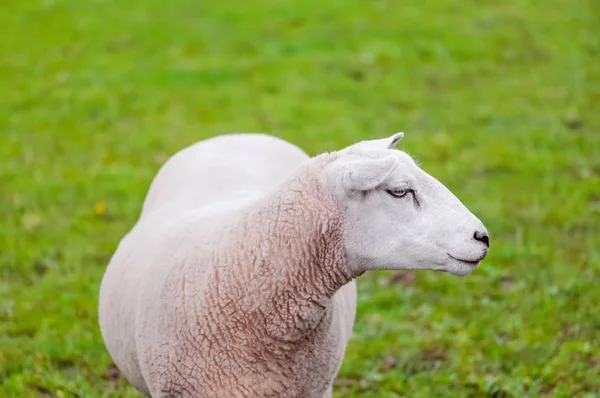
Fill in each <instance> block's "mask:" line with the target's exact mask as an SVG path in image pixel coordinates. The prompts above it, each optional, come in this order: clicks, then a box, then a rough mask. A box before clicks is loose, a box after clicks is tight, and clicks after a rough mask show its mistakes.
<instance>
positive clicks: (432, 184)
mask: <svg viewBox="0 0 600 398" xmlns="http://www.w3.org/2000/svg"><path fill="white" fill-rule="evenodd" d="M402 137H403V134H402V133H399V134H396V135H394V136H392V137H390V138H388V139H382V140H374V141H363V142H360V143H358V144H355V145H352V146H350V147H348V148H346V149H344V150H342V151H340V152H339V155H340V156H339V158H338V159H337V160H336V161H335V162H334V163H332V164H331V166H330V168H329V173H328V179H329V183H330V184H331V185H330V186H332V187H333V189H334V191H335V195H336V197H337V200H338V201H339V204H340V208H341V209H342V217H343V224H344V240H345V241H344V246H345V249H346V251H347V253H348V256H349V260H350V265H351V267H352V270H353V272H355V273H356V274H360V273H362V272H364V271H367V270H376V269H380V270H382V269H387V270H418V269H429V270H437V271H447V272H450V273H452V274H454V275H460V276H463V275H467V274H469V273H471V272H472V271H473V270H474V269H475V268H476V267H477V266H478V265H479V262H480V261H481V260H483V258H484V257H485V256H486V255H487V253H488V247H489V238H488V233H487V230H486V228H485V227H484V226H483V224H482V223H481V221H479V219H478V218H477V217H475V216H474V215H473V214H472V213H471V212H470V211H469V210H468V209H467V208H466V207H465V206H464V205H463V204H462V203H461V202H460V200H458V198H456V196H454V195H453V194H452V192H450V191H449V190H448V189H447V188H446V187H445V186H444V185H442V184H441V183H440V182H439V181H438V180H436V179H435V178H433V177H432V176H430V175H429V174H427V173H426V172H424V171H423V170H422V169H421V168H419V167H418V166H417V165H416V164H415V162H414V161H413V160H412V158H411V157H410V156H409V155H407V154H406V153H404V152H402V151H399V150H395V149H393V148H394V147H395V146H396V144H397V143H398V142H399V141H400V139H402Z"/></svg>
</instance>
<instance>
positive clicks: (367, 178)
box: [343, 156, 398, 191]
mask: <svg viewBox="0 0 600 398" xmlns="http://www.w3.org/2000/svg"><path fill="white" fill-rule="evenodd" d="M397 165H398V158H397V157H395V156H386V157H385V158H382V159H361V160H355V161H353V162H350V163H349V164H348V165H347V166H346V167H345V169H344V174H343V181H344V186H345V187H346V189H348V190H351V191H369V190H371V189H375V188H377V187H378V186H379V185H381V184H382V183H383V182H384V181H385V179H386V178H387V177H388V176H389V175H390V174H391V173H392V171H394V169H395V168H396V166H397Z"/></svg>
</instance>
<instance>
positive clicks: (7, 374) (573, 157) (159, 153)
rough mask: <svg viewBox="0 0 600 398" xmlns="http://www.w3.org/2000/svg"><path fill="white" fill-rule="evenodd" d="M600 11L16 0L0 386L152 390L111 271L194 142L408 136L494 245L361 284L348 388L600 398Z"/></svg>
mask: <svg viewBox="0 0 600 398" xmlns="http://www.w3.org/2000/svg"><path fill="white" fill-rule="evenodd" d="M599 18H600V3H594V2H592V1H585V0H572V1H566V0H549V1H546V2H543V3H542V2H538V1H532V0H511V1H506V2H495V3H488V2H485V3H482V2H476V1H473V0H467V1H459V0H430V1H423V2H396V1H391V0H372V1H365V0H346V1H341V0H333V1H316V0H306V1H303V2H283V1H277V0H255V1H252V2H227V1H217V2H199V1H191V0H173V1H171V2H166V1H158V0H121V1H114V0H91V1H75V0H30V1H17V0H3V1H2V2H1V4H0V207H1V209H2V211H0V276H1V279H0V396H2V397H29V396H52V397H136V396H138V395H137V393H136V392H135V390H134V389H133V388H132V387H131V386H130V385H129V384H128V383H127V381H126V380H124V379H123V378H122V377H120V375H119V372H118V371H117V370H116V368H115V367H114V366H113V365H112V362H111V360H110V358H109V356H108V353H107V352H106V349H105V348H104V345H103V343H102V339H101V336H100V331H99V328H98V323H97V299H98V288H99V284H100V280H101V277H102V274H103V272H104V269H105V267H106V265H107V263H108V261H109V259H110V256H111V255H112V253H113V251H114V250H115V248H116V245H117V244H118V242H119V240H120V238H121V237H122V236H123V235H124V234H125V233H126V232H127V230H128V229H129V228H130V227H131V226H132V225H133V223H134V222H135V220H136V218H137V216H138V214H139V211H140V209H141V205H142V201H143V198H144V195H145V193H146V190H147V188H148V184H149V182H150V181H151V179H152V177H153V176H154V174H155V173H156V172H157V170H158V168H159V167H160V165H161V164H162V163H163V162H164V161H165V160H166V159H167V158H168V157H169V156H170V155H172V154H173V153H174V152H175V151H177V150H179V149H181V148H183V147H184V146H186V145H189V144H191V143H193V142H195V141H198V140H200V139H203V138H207V137H210V136H213V135H217V134H224V133H229V132H236V131H252V132H259V131H260V132H268V133H271V134H274V135H278V136H280V137H282V138H285V139H287V140H289V141H291V142H293V143H295V144H297V145H299V146H300V147H302V148H303V149H304V150H306V151H307V152H308V153H309V154H311V155H315V154H317V153H320V152H323V151H332V150H336V149H340V148H342V147H344V146H346V145H349V144H351V143H353V142H356V141H359V140H363V139H371V138H378V137H387V136H389V135H391V134H393V133H395V132H397V131H404V132H405V133H406V136H405V138H404V140H403V141H402V143H401V144H400V146H399V147H400V148H401V149H404V150H406V151H407V152H408V153H410V154H411V155H412V156H414V157H415V158H416V159H417V160H418V161H419V162H420V164H421V166H422V167H423V168H424V169H425V170H426V171H427V172H429V173H431V174H432V175H434V176H435V177H436V178H438V179H439V180H440V181H441V182H443V183H444V184H445V185H446V186H448V187H449V188H450V189H451V190H452V191H453V192H454V193H455V194H456V195H457V196H458V197H459V198H460V199H461V200H462V201H463V203H465V205H466V206H467V207H469V209H470V210H472V211H473V212H474V213H475V214H476V215H477V216H478V217H479V218H480V219H481V220H482V221H483V222H484V223H485V224H486V226H487V228H488V229H489V232H490V239H491V251H490V255H489V256H488V258H487V259H486V260H485V261H484V262H483V263H482V265H481V266H480V268H479V269H477V270H476V271H475V272H474V273H473V274H472V275H470V276H467V277H465V278H458V277H454V276H451V275H447V274H441V273H434V272H417V273H393V272H379V273H369V274H366V275H364V276H363V277H361V279H359V282H358V285H359V305H358V315H357V321H356V324H355V328H354V336H353V339H352V341H351V343H350V345H349V347H348V349H347V351H346V357H345V361H344V364H343V366H342V369H341V371H340V373H339V375H338V378H337V380H336V384H335V388H334V392H335V396H337V397H382V398H387V397H423V398H428V397H495V398H499V397H505V398H506V397H565V398H567V397H569V398H570V397H588V398H591V397H597V396H598V394H599V393H600V311H599V309H598V308H599V303H600V288H598V287H599V286H600V35H599V34H598V21H599Z"/></svg>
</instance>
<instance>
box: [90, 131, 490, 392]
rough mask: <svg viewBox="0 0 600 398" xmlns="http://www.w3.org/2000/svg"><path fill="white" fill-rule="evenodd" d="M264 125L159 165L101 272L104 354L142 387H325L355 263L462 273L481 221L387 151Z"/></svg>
mask: <svg viewBox="0 0 600 398" xmlns="http://www.w3.org/2000/svg"><path fill="white" fill-rule="evenodd" d="M402 136H403V134H402V133H399V134H396V135H394V136H392V137H390V138H387V139H382V140H373V141H363V142H360V143H357V144H355V145H352V146H350V147H348V148H346V149H343V150H341V151H338V152H332V153H326V154H322V155H319V156H316V157H314V158H309V157H308V156H307V155H306V154H305V153H304V152H303V151H302V150H300V149H299V148H297V147H296V146H294V145H291V144H289V143H287V142H285V141H283V140H280V139H278V138H275V137H270V136H267V135H261V134H232V135H224V136H219V137H216V138H212V139H209V140H205V141H202V142H199V143H197V144H195V145H192V146H190V147H188V148H186V149H184V150H182V151H180V152H179V153H177V154H176V155H174V156H173V157H172V158H171V159H169V160H168V161H167V162H166V164H165V165H164V166H163V167H162V169H161V170H160V172H159V173H158V175H157V176H156V178H155V179H154V181H153V182H152V185H151V187H150V190H149V193H148V196H147V198H146V201H145V202H144V207H143V210H142V214H141V217H140V219H139V220H138V222H137V224H136V225H135V226H134V227H133V229H132V230H131V231H130V232H129V233H128V234H127V235H126V236H125V237H124V238H123V240H122V241H121V242H120V244H119V247H118V249H117V250H116V252H115V254H114V256H113V258H112V260H111V262H110V264H109V266H108V268H107V270H106V274H105V276H104V278H103V281H102V286H101V289H100V306H99V317H100V326H101V331H102V335H103V337H104V341H105V344H106V346H107V348H108V351H109V353H110V355H111V356H112V358H113V360H114V361H115V363H116V365H117V366H118V367H119V369H120V370H121V371H122V372H123V373H124V375H125V376H126V377H127V379H128V380H129V381H130V382H131V383H132V384H133V385H134V386H135V387H136V388H137V389H138V390H139V391H140V392H142V393H143V394H144V395H145V396H148V397H150V396H151V397H284V396H285V397H331V394H332V384H333V381H334V378H335V375H336V373H337V372H338V369H339V367H340V365H341V363H342V359H343V357H344V350H345V349H346V345H347V343H348V340H349V339H350V336H351V333H352V326H353V323H354V315H355V307H356V287H355V282H354V279H355V278H356V277H357V276H359V275H361V274H362V273H364V272H365V271H367V270H377V269H381V270H382V269H386V270H419V269H421V270H424V269H429V270H438V271H447V272H450V273H452V274H455V275H466V274H469V273H470V272H471V271H473V269H475V268H476V267H477V265H478V264H479V262H480V261H481V260H482V259H483V258H484V257H485V256H486V254H487V251H488V245H489V241H488V236H487V232H486V229H485V227H484V226H483V224H482V223H481V222H480V221H479V220H478V219H477V218H476V217H475V216H474V215H473V214H471V213H470V212H469V210H467V209H466V208H465V207H464V206H463V205H462V203H461V202H460V201H459V200H458V199H457V198H456V197H455V196H454V195H453V194H452V193H451V192H450V191H449V190H448V189H446V188H445V187H444V186H443V185H442V184H441V183H440V182H438V181H437V180H436V179H434V178H433V177H431V176H430V175H428V174H427V173H425V172H424V171H423V170H421V169H420V168H419V167H418V166H417V165H416V164H415V163H414V161H413V160H412V159H411V158H410V157H409V156H408V155H407V154H406V153H404V152H402V151H399V150H396V149H394V148H395V146H396V144H397V143H398V141H400V139H401V138H402Z"/></svg>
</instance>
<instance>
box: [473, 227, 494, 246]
mask: <svg viewBox="0 0 600 398" xmlns="http://www.w3.org/2000/svg"><path fill="white" fill-rule="evenodd" d="M473 239H475V240H477V241H479V242H481V243H483V244H484V245H485V246H486V247H488V248H489V247H490V237H489V236H488V234H487V232H479V231H475V233H474V234H473Z"/></svg>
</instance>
